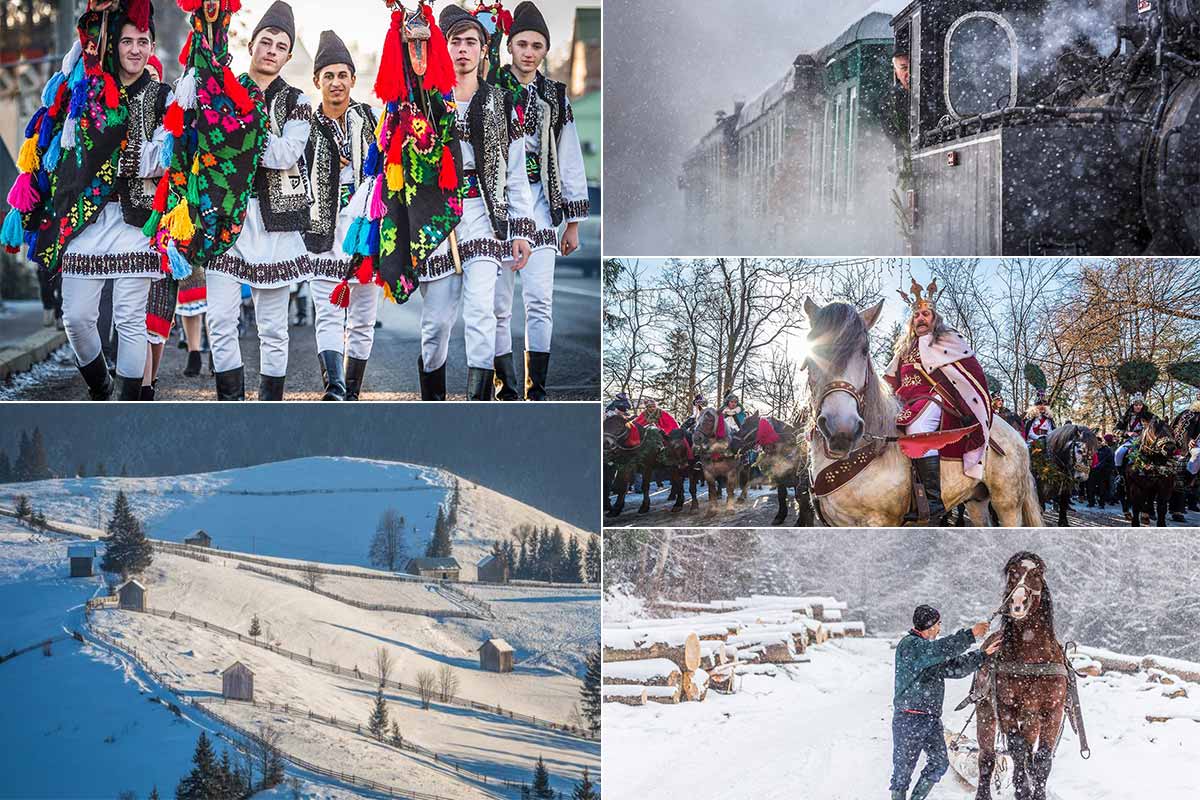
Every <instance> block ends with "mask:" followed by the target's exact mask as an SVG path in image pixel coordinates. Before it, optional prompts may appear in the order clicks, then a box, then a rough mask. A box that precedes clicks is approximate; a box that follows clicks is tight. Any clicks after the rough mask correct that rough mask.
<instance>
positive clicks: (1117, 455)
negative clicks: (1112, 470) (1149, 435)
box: [1113, 442, 1133, 467]
mask: <svg viewBox="0 0 1200 800" xmlns="http://www.w3.org/2000/svg"><path fill="white" fill-rule="evenodd" d="M1131 447H1133V442H1126V443H1125V444H1123V445H1121V446H1120V447H1118V448H1117V450H1116V452H1114V453H1113V464H1114V465H1115V466H1117V467H1121V466H1123V465H1124V464H1125V454H1126V453H1128V452H1129V448H1131Z"/></svg>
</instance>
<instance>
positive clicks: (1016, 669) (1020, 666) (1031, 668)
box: [996, 661, 1067, 678]
mask: <svg viewBox="0 0 1200 800" xmlns="http://www.w3.org/2000/svg"><path fill="white" fill-rule="evenodd" d="M996 672H998V673H999V674H1001V675H1012V676H1015V677H1018V678H1065V677H1067V668H1066V666H1065V665H1064V664H1063V663H1062V662H1061V661H1045V662H1041V663H1036V664H1026V663H1024V662H1013V661H1001V662H1000V663H998V664H997V665H996Z"/></svg>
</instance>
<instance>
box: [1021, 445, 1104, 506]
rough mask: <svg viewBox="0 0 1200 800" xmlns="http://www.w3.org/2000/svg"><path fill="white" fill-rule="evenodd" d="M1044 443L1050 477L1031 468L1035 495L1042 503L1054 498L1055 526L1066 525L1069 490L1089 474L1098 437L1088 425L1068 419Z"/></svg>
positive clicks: (1084, 481) (1080, 483)
mask: <svg viewBox="0 0 1200 800" xmlns="http://www.w3.org/2000/svg"><path fill="white" fill-rule="evenodd" d="M1044 446H1045V456H1044V457H1045V459H1046V460H1047V462H1048V465H1049V468H1050V470H1051V471H1052V475H1053V477H1052V478H1048V477H1047V475H1044V474H1037V473H1036V472H1035V475H1034V478H1035V479H1036V480H1037V490H1038V499H1039V500H1040V501H1041V502H1042V504H1043V506H1044V504H1045V503H1046V501H1047V500H1054V502H1055V503H1056V504H1057V505H1058V527H1060V528H1066V527H1069V526H1070V522H1069V521H1068V520H1067V508H1068V507H1069V506H1070V504H1071V494H1072V493H1073V492H1074V489H1075V487H1076V486H1082V485H1083V484H1084V483H1086V482H1087V479H1088V476H1089V475H1091V474H1092V457H1093V456H1094V455H1095V454H1096V451H1097V450H1099V449H1100V439H1099V437H1097V436H1096V434H1095V432H1094V431H1092V429H1091V428H1087V427H1084V426H1083V425H1076V424H1074V423H1070V422H1069V423H1067V424H1066V425H1063V426H1062V427H1060V428H1055V429H1054V430H1053V431H1051V432H1050V435H1049V436H1047V437H1046V440H1045V445H1044ZM1035 467H1036V465H1035Z"/></svg>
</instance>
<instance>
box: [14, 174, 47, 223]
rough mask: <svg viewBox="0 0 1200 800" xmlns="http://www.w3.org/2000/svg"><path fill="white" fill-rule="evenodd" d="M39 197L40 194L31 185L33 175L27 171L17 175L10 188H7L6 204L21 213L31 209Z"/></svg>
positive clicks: (26, 212)
mask: <svg viewBox="0 0 1200 800" xmlns="http://www.w3.org/2000/svg"><path fill="white" fill-rule="evenodd" d="M41 199H42V196H41V195H40V194H38V190H37V189H36V188H35V187H34V185H33V175H31V174H30V173H28V172H22V173H21V174H20V175H18V176H17V179H16V180H15V181H13V185H12V188H11V189H9V190H8V204H9V205H10V206H12V207H13V208H15V209H17V210H18V211H20V212H21V213H22V214H28V213H29V212H30V211H32V210H33V207H34V206H36V205H37V203H38V201H39V200H41Z"/></svg>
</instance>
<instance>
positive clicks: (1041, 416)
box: [1022, 392, 1058, 442]
mask: <svg viewBox="0 0 1200 800" xmlns="http://www.w3.org/2000/svg"><path fill="white" fill-rule="evenodd" d="M1057 427H1058V426H1057V425H1055V424H1054V417H1052V416H1050V406H1049V404H1048V403H1047V402H1046V393H1045V392H1038V394H1037V401H1036V402H1035V403H1034V404H1033V405H1032V406H1030V408H1029V410H1028V411H1026V412H1025V430H1024V431H1022V433H1023V434H1024V436H1025V441H1026V442H1032V441H1033V440H1034V439H1045V438H1046V437H1047V436H1049V435H1050V433H1051V432H1052V431H1053V430H1054V429H1055V428H1057Z"/></svg>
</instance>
